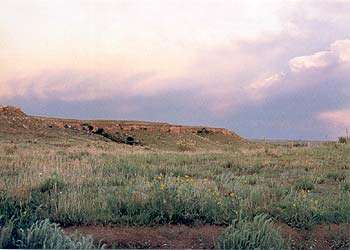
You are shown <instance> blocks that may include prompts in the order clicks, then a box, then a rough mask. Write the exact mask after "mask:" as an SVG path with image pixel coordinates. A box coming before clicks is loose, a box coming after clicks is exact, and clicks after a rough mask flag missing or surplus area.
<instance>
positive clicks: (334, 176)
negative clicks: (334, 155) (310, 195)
mask: <svg viewBox="0 0 350 250" xmlns="http://www.w3.org/2000/svg"><path fill="white" fill-rule="evenodd" d="M326 177H327V178H328V179H331V180H333V181H338V182H340V181H343V180H345V179H346V174H345V172H343V171H332V172H329V173H327V175H326Z"/></svg>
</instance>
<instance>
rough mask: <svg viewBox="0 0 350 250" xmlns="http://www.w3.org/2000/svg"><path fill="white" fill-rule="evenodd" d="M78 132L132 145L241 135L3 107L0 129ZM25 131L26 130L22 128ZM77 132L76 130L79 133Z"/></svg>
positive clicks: (0, 113) (208, 128)
mask: <svg viewBox="0 0 350 250" xmlns="http://www.w3.org/2000/svg"><path fill="white" fill-rule="evenodd" d="M23 128H24V129H26V130H28V131H33V132H34V131H40V132H43V133H46V131H52V133H54V131H57V129H58V131H76V132H79V131H80V132H79V133H82V132H83V133H85V134H88V135H98V136H103V137H105V138H108V139H109V140H112V141H115V142H119V143H126V144H130V145H136V144H140V143H141V141H143V138H152V136H155V137H157V138H158V137H159V136H165V137H167V136H171V137H174V138H177V137H183V136H184V137H191V138H200V137H202V138H212V139H214V140H219V141H220V140H222V141H227V140H229V141H238V140H241V138H240V137H239V136H238V135H237V134H235V133H233V132H231V131H229V130H227V129H224V128H211V127H199V126H182V125H172V124H168V123H157V122H142V121H107V120H86V121H81V120H73V119H59V118H48V117H35V116H27V115H26V114H25V113H24V112H23V111H22V110H21V109H20V108H18V107H12V106H0V131H13V132H20V129H23ZM22 132H23V130H22ZM76 132H75V133H76Z"/></svg>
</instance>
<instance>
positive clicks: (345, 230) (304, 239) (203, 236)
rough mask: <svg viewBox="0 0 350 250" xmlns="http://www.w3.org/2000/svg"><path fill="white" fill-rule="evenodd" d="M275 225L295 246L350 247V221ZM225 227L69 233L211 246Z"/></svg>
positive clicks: (155, 244) (121, 243)
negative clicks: (311, 225)
mask: <svg viewBox="0 0 350 250" xmlns="http://www.w3.org/2000/svg"><path fill="white" fill-rule="evenodd" d="M276 228H278V230H279V231H280V232H281V234H282V235H283V237H284V238H285V239H287V240H288V241H290V244H291V246H292V249H320V250H322V249H350V245H349V243H350V224H347V225H343V226H341V225H335V224H331V225H317V226H315V227H314V228H313V229H312V230H310V231H307V230H300V229H296V228H292V227H289V226H288V225H286V224H282V223H277V224H276ZM223 230H224V227H223V226H215V225H201V226H192V227H191V226H185V225H162V226H157V227H122V226H72V227H68V228H65V229H64V231H65V232H66V233H67V234H72V233H74V232H75V231H78V232H80V233H82V234H85V235H92V236H93V238H94V239H95V240H96V241H98V242H101V243H103V244H106V247H107V248H157V249H174V248H176V249H212V248H214V247H215V242H216V240H217V238H218V236H219V235H220V234H221V232H222V231H223Z"/></svg>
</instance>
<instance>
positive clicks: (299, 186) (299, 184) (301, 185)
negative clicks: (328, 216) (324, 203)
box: [294, 178, 315, 191]
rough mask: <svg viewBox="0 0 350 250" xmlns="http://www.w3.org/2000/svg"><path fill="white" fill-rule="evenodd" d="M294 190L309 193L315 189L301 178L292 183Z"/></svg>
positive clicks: (309, 181) (306, 180)
mask: <svg viewBox="0 0 350 250" xmlns="http://www.w3.org/2000/svg"><path fill="white" fill-rule="evenodd" d="M294 188H295V189H296V190H298V191H301V190H304V191H310V190H313V189H314V188H315V187H314V184H313V183H312V181H311V180H309V179H307V178H301V179H298V180H297V181H296V182H295V183H294Z"/></svg>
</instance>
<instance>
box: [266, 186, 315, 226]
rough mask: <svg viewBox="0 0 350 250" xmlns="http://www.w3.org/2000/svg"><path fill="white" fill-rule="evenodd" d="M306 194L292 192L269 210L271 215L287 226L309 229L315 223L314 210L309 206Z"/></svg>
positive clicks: (303, 192)
mask: <svg viewBox="0 0 350 250" xmlns="http://www.w3.org/2000/svg"><path fill="white" fill-rule="evenodd" d="M309 203H310V200H309V199H308V195H307V192H305V191H302V192H300V193H296V192H292V193H290V194H289V195H287V196H286V197H285V198H284V199H282V200H281V201H280V202H279V203H278V204H277V205H274V207H273V208H272V209H271V210H272V211H271V213H272V214H273V215H274V216H275V217H276V218H277V219H279V220H282V221H284V222H285V223H287V224H288V225H289V226H292V227H296V228H302V229H310V228H312V227H313V226H314V225H315V224H316V223H317V220H318V218H317V214H316V208H315V207H312V206H310V204H309Z"/></svg>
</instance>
